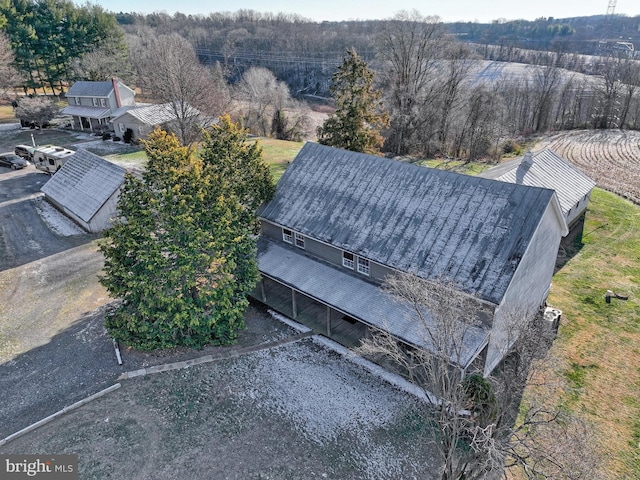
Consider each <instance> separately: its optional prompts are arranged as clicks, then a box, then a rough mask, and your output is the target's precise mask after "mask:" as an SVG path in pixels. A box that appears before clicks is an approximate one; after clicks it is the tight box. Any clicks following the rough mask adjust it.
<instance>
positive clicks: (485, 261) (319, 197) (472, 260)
mask: <svg viewBox="0 0 640 480" xmlns="http://www.w3.org/2000/svg"><path fill="white" fill-rule="evenodd" d="M553 195H554V192H553V190H548V189H544V188H536V187H528V186H523V185H517V184H511V183H504V182H498V181H495V180H488V179H484V178H479V177H471V176H468V175H460V174H456V173H452V172H445V171H441V170H435V169H431V168H425V167H419V166H416V165H411V164H407V163H402V162H398V161H395V160H390V159H387V158H383V157H376V156H372V155H365V154H360V153H354V152H349V151H346V150H339V149H335V148H331V147H326V146H322V145H318V144H314V143H307V144H305V146H304V147H303V149H302V150H301V151H300V153H299V154H298V156H297V157H296V158H295V160H294V161H293V162H292V164H291V165H290V166H289V168H288V169H287V170H286V172H285V174H284V175H283V176H282V178H281V179H280V181H279V182H278V186H277V189H276V195H275V197H274V198H273V200H272V201H271V202H269V203H268V204H265V205H263V206H262V207H261V208H260V210H259V211H258V215H259V216H260V217H262V218H264V219H266V220H268V221H271V222H273V223H276V224H279V225H282V226H285V227H287V228H290V229H292V230H295V231H298V232H301V233H303V234H305V235H307V236H309V237H311V238H315V239H317V240H320V241H323V242H326V243H329V244H331V245H333V246H335V247H338V248H341V249H343V250H347V251H349V252H353V253H356V254H358V255H361V256H363V257H366V258H368V259H370V260H372V261H374V262H378V263H380V264H383V265H386V266H389V267H392V268H395V269H398V270H403V271H408V272H412V273H415V274H417V275H419V276H421V277H423V278H428V279H449V280H451V281H453V282H454V283H455V284H456V285H458V287H459V288H460V289H461V290H463V291H465V292H468V293H471V294H474V295H477V296H479V297H480V298H482V299H484V300H487V301H490V302H492V303H495V304H499V303H500V301H501V299H502V297H503V296H504V294H505V292H506V289H507V287H508V286H509V283H510V282H511V278H512V276H513V274H514V272H515V270H516V268H517V266H518V264H519V262H520V259H521V258H522V256H523V255H524V253H525V250H526V248H527V246H528V244H529V242H530V240H531V238H532V236H533V234H534V232H535V231H536V229H537V227H538V224H539V222H540V220H541V218H542V216H543V214H544V212H545V210H546V208H547V206H548V205H549V202H551V201H552V198H553Z"/></svg>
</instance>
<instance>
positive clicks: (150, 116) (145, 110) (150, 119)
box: [113, 103, 176, 126]
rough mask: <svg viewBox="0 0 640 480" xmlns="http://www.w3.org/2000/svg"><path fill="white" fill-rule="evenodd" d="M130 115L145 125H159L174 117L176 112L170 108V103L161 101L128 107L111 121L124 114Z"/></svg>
mask: <svg viewBox="0 0 640 480" xmlns="http://www.w3.org/2000/svg"><path fill="white" fill-rule="evenodd" d="M126 115H128V116H131V117H133V118H135V119H136V120H138V121H139V122H142V123H144V124H146V125H151V126H153V125H160V124H162V123H165V122H170V121H172V120H175V119H176V114H175V112H174V111H173V109H172V108H171V104H169V103H162V104H158V105H146V106H144V107H136V108H130V109H129V110H127V111H126V112H124V113H123V114H122V115H119V116H117V117H114V119H113V121H114V122H116V121H118V119H120V118H121V117H124V116H126Z"/></svg>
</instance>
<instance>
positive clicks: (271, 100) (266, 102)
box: [236, 67, 291, 137]
mask: <svg viewBox="0 0 640 480" xmlns="http://www.w3.org/2000/svg"><path fill="white" fill-rule="evenodd" d="M236 95H237V97H238V99H239V100H240V101H241V102H244V103H245V104H246V107H245V108H243V109H242V111H243V115H242V116H243V119H244V123H245V126H246V127H247V128H249V130H250V131H251V132H253V133H256V134H258V135H262V136H263V137H264V136H267V134H268V133H269V131H270V128H269V127H270V126H271V119H272V118H273V113H274V112H275V111H278V110H280V111H282V110H283V109H284V108H285V106H287V104H288V103H290V102H291V95H290V94H289V87H287V84H286V83H284V82H279V81H278V80H277V79H276V76H275V75H274V74H273V73H272V72H271V71H270V70H269V69H266V68H261V67H253V68H250V69H249V70H247V71H246V72H244V74H243V75H242V79H241V80H240V82H238V84H237V86H236Z"/></svg>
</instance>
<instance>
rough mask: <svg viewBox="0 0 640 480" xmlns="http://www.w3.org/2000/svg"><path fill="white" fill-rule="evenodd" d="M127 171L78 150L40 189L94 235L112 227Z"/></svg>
mask: <svg viewBox="0 0 640 480" xmlns="http://www.w3.org/2000/svg"><path fill="white" fill-rule="evenodd" d="M125 173H126V170H125V169H124V168H122V167H120V166H118V165H115V164H113V163H111V162H109V161H108V160H105V159H104V158H102V157H99V156H97V155H94V154H93V153H91V152H88V151H86V150H78V151H77V152H76V153H74V154H73V155H72V156H70V157H69V158H67V160H66V162H65V164H64V165H63V166H62V168H60V170H58V172H57V173H56V174H55V175H53V176H52V177H51V179H50V180H49V181H48V182H47V183H45V184H44V185H43V186H42V188H41V189H40V190H41V191H42V192H44V194H45V196H46V199H47V200H48V201H49V202H50V203H52V204H53V205H54V206H55V207H56V208H57V209H58V210H60V211H61V212H63V213H64V214H66V215H67V216H68V217H69V218H71V219H72V220H74V221H75V222H76V223H77V224H78V225H80V226H81V227H82V228H84V229H85V230H87V231H88V232H91V233H96V232H100V231H102V230H104V229H105V228H108V227H109V226H110V225H111V220H112V218H113V217H114V216H115V215H116V208H117V204H118V195H119V193H120V187H121V186H122V184H123V182H124V175H125Z"/></svg>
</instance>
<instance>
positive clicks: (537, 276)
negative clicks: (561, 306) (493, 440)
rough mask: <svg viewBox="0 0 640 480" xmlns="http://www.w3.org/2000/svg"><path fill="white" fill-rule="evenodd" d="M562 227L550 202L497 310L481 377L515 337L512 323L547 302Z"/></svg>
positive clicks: (511, 343) (524, 317)
mask: <svg viewBox="0 0 640 480" xmlns="http://www.w3.org/2000/svg"><path fill="white" fill-rule="evenodd" d="M562 234H563V228H562V226H561V225H560V224H559V222H558V216H557V214H556V212H555V211H554V207H553V202H550V203H549V205H548V206H547V210H546V211H545V214H544V216H543V217H542V220H541V222H540V225H538V229H537V230H536V232H535V234H534V235H533V238H532V239H531V243H530V244H529V246H528V247H527V251H526V252H525V255H524V256H523V257H522V259H521V261H520V264H519V266H518V269H517V270H516V273H515V275H514V276H513V279H512V280H511V283H510V284H509V287H508V288H507V291H506V293H505V296H504V297H503V299H502V303H501V304H500V305H499V306H498V308H497V309H496V313H495V317H494V323H493V329H492V330H491V338H490V340H489V350H488V353H487V361H486V363H485V369H484V374H485V375H488V374H489V373H491V371H492V370H493V369H494V368H495V367H496V366H497V365H498V363H500V360H502V358H503V356H504V355H505V353H506V352H507V351H508V349H509V348H510V347H511V345H513V343H514V342H515V340H516V339H517V338H516V336H515V335H516V332H515V331H514V326H513V323H514V320H516V318H517V319H528V320H531V319H532V318H533V316H534V315H535V314H536V313H537V311H538V309H539V308H540V306H541V305H542V304H543V303H544V301H545V300H546V295H547V293H548V291H549V285H550V284H551V278H552V277H553V272H554V268H555V263H556V256H557V254H558V247H559V246H560V238H561V237H562ZM514 315H517V317H514Z"/></svg>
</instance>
